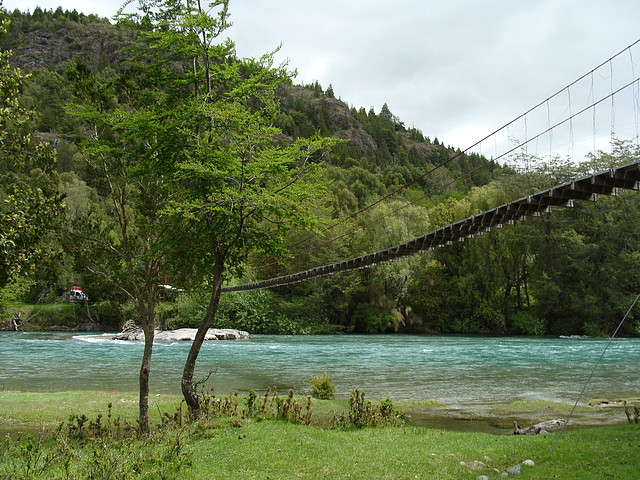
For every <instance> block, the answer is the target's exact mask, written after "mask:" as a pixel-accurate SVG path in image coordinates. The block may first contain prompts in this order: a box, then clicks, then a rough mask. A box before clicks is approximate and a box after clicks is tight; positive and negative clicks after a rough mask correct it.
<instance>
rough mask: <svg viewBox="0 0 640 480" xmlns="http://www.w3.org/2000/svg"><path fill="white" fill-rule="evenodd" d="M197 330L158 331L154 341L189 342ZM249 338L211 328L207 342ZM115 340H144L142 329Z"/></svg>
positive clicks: (115, 336)
mask: <svg viewBox="0 0 640 480" xmlns="http://www.w3.org/2000/svg"><path fill="white" fill-rule="evenodd" d="M196 332H197V330H196V329H195V328H179V329H177V330H156V333H155V336H154V340H155V341H158V342H183V341H184V342H189V341H192V340H193V339H194V337H195V336H196ZM243 338H249V333H247V332H244V331H242V330H234V329H231V328H210V329H209V330H208V331H207V335H206V336H205V340H240V339H243ZM113 339H114V340H144V332H143V331H142V329H135V330H133V329H132V330H125V331H122V332H120V333H116V334H115V335H113Z"/></svg>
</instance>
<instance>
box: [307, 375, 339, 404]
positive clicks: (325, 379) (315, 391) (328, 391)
mask: <svg viewBox="0 0 640 480" xmlns="http://www.w3.org/2000/svg"><path fill="white" fill-rule="evenodd" d="M309 383H310V384H311V396H312V397H314V398H318V399H320V400H331V399H332V398H334V396H335V391H336V386H335V385H334V384H333V383H332V382H331V375H329V373H328V372H322V376H321V377H317V376H315V375H314V376H312V377H311V379H310V380H309Z"/></svg>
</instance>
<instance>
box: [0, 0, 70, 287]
mask: <svg viewBox="0 0 640 480" xmlns="http://www.w3.org/2000/svg"><path fill="white" fill-rule="evenodd" d="M3 18H4V9H3V8H2V3H1V2H0V20H1V21H2V22H3V23H2V24H1V25H0V34H2V33H3V32H4V31H5V28H6V23H5V22H4V20H3ZM10 55H11V52H0V202H1V203H0V288H2V287H4V286H5V285H7V283H9V282H10V281H12V280H13V279H15V278H17V277H18V276H20V275H25V274H28V273H29V270H30V269H31V267H32V266H33V264H34V263H35V262H36V261H37V260H38V259H39V258H41V257H42V256H43V255H42V254H43V252H44V251H45V250H46V248H47V247H46V244H45V242H44V239H45V237H46V234H47V233H48V232H49V231H51V229H52V228H53V225H54V224H55V221H56V219H57V217H58V214H59V213H60V203H59V198H58V192H57V176H56V174H55V170H54V167H55V152H54V151H53V149H52V148H51V146H50V145H48V144H44V143H41V142H39V141H38V140H37V138H36V137H35V135H34V134H33V131H32V126H33V119H34V112H33V111H31V110H28V109H26V108H24V107H23V106H22V105H21V104H20V102H19V100H18V94H19V89H20V86H21V84H22V81H23V79H24V76H23V75H22V73H21V72H20V70H18V69H15V68H13V67H11V66H10V65H9V57H10Z"/></svg>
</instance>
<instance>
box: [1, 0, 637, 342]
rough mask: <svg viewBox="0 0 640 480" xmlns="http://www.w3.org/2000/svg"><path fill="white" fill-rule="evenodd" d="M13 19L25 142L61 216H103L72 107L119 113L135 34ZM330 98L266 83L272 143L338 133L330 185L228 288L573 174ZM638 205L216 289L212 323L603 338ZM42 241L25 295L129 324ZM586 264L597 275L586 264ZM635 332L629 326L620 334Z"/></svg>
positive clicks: (181, 316) (185, 313)
mask: <svg viewBox="0 0 640 480" xmlns="http://www.w3.org/2000/svg"><path fill="white" fill-rule="evenodd" d="M10 20H11V24H10V25H9V30H8V32H7V34H6V35H2V36H0V49H2V50H9V49H10V50H12V51H13V55H12V56H11V58H10V62H11V63H12V64H13V65H15V66H17V67H20V68H21V69H22V70H24V71H25V72H29V73H30V76H29V77H28V78H27V79H25V80H24V83H23V85H22V88H21V91H20V101H21V103H22V105H24V106H25V107H28V108H32V109H34V110H35V111H36V112H37V116H36V118H35V120H34V121H33V125H32V133H33V134H34V135H35V136H36V137H37V138H39V139H41V140H43V141H45V142H47V143H49V144H50V145H53V146H55V150H56V156H57V175H58V179H59V181H60V188H61V193H62V194H63V195H64V196H65V202H66V206H67V210H68V211H67V215H73V212H81V211H87V210H92V209H93V210H94V211H95V212H97V213H96V215H105V216H106V215H107V212H108V211H109V207H108V205H107V202H108V198H107V196H106V194H105V190H104V183H105V182H104V180H105V179H104V178H101V177H100V176H99V175H98V174H97V173H96V171H95V169H92V168H90V166H89V164H88V161H87V155H86V146H87V143H89V142H88V140H89V138H90V136H91V134H92V132H91V131H90V130H89V129H88V128H87V125H86V124H85V123H84V122H83V121H82V120H81V119H80V118H79V116H78V115H77V114H74V112H75V113H77V110H78V106H82V105H87V104H90V103H91V104H92V105H99V107H98V110H99V109H109V108H112V107H114V106H115V105H125V104H126V102H127V101H128V100H127V94H128V93H127V92H128V90H127V89H128V88H129V84H128V83H127V82H130V81H131V77H130V75H135V70H131V69H128V68H129V67H128V66H127V65H126V62H125V60H127V59H128V58H130V57H131V53H130V50H129V48H128V47H130V46H132V45H133V44H134V43H135V39H136V38H138V32H136V31H135V30H134V29H133V28H132V27H131V26H127V25H113V24H111V23H109V21H107V20H106V19H101V18H98V17H97V16H94V15H89V16H86V15H82V14H78V13H77V12H68V11H63V10H62V9H58V10H56V11H55V12H54V11H42V10H40V9H36V11H34V12H33V14H31V15H27V14H22V13H20V12H19V11H15V12H12V13H11V14H10ZM236 61H237V62H239V63H241V61H240V60H236ZM176 63H177V64H178V65H179V62H176ZM245 68H246V69H249V68H250V67H249V66H247V65H245ZM251 68H254V67H251ZM336 93H339V92H334V91H333V88H332V87H331V85H329V86H327V87H323V86H321V85H319V84H318V83H317V82H316V83H313V84H311V85H295V84H293V83H292V82H291V81H290V80H289V81H286V82H284V83H283V84H282V85H281V86H280V87H279V88H278V90H277V97H278V102H279V107H280V109H279V113H278V114H277V115H276V116H275V117H274V121H273V122H274V126H275V127H277V128H278V129H279V131H280V133H279V134H278V135H279V137H278V138H279V141H281V143H282V144H283V145H288V144H291V143H292V142H293V141H295V140H296V139H299V138H307V137H313V136H315V135H320V136H324V137H335V138H339V139H342V140H343V142H342V143H339V144H338V145H336V146H335V147H333V148H332V149H330V150H329V151H328V152H327V153H326V154H325V155H323V157H322V161H323V175H324V178H325V181H326V183H327V185H328V187H327V193H326V195H324V196H323V197H322V198H318V201H317V204H316V210H317V211H316V214H317V215H318V217H319V218H320V232H317V231H315V232H311V231H297V232H294V233H293V234H289V235H288V236H287V239H286V240H287V244H288V246H289V250H290V251H291V255H290V256H289V258H288V259H287V261H286V262H285V264H283V265H280V264H278V263H276V262H274V261H273V258H263V257H258V256H255V255H254V256H250V257H249V258H248V259H247V264H246V268H245V269H244V271H243V272H238V275H241V274H242V275H244V277H243V278H234V279H232V281H234V282H241V281H245V280H247V279H256V278H258V279H260V278H267V277H269V276H272V275H280V274H284V273H292V272H295V271H299V270H301V269H306V268H310V267H313V266H318V265H323V264H327V263H331V262H334V261H339V260H344V259H346V258H352V257H355V256H359V255H363V254H365V253H369V252H371V251H376V250H379V249H382V248H386V247H389V246H391V245H393V244H397V243H400V242H404V241H407V240H409V239H411V238H414V237H415V236H418V235H421V234H424V233H426V232H428V231H430V230H432V229H435V228H438V227H440V226H442V225H446V224H447V223H449V222H451V221H455V220H459V219H460V218H464V217H466V216H469V215H471V214H474V213H477V212H479V211H483V210H486V209H487V208H490V207H493V206H495V205H499V204H501V203H504V202H506V201H508V200H509V199H512V198H515V197H517V196H521V195H523V194H526V193H532V192H534V191H536V190H541V189H542V188H546V187H548V186H550V185H552V184H555V183H557V182H558V179H569V178H571V176H572V175H578V174H579V173H580V172H582V171H583V170H581V168H584V167H579V166H573V165H566V164H563V163H560V164H559V166H558V167H554V166H553V165H551V164H550V163H549V162H546V161H543V159H536V158H527V162H528V164H529V165H530V167H529V170H530V171H529V172H527V174H528V175H527V176H526V177H525V175H523V173H522V172H520V171H519V169H518V158H515V159H514V160H513V161H512V162H511V166H510V167H505V166H501V165H498V164H497V163H495V162H493V161H491V160H489V159H486V158H484V157H482V156H481V155H478V154H475V153H469V154H466V153H462V152H460V150H459V149H457V148H455V146H445V145H442V144H441V143H440V142H439V141H438V139H437V138H433V139H431V138H429V136H428V134H425V133H423V132H420V131H419V130H417V129H415V128H406V127H405V125H404V123H403V120H402V119H399V118H397V117H396V116H395V115H394V114H393V113H392V112H391V111H390V110H389V108H388V107H387V106H386V105H384V106H383V107H382V109H381V110H380V112H375V111H373V110H368V111H367V110H365V109H364V108H358V107H353V106H351V105H349V103H348V99H345V100H343V99H340V98H337V97H336ZM92 102H93V103H92ZM619 147H620V148H619V151H618V153H617V156H616V155H614V156H611V158H609V157H607V158H600V157H597V156H596V160H597V161H598V162H600V163H599V164H601V165H605V164H606V163H607V162H609V163H615V162H620V161H623V160H624V161H628V160H629V159H630V158H637V156H638V151H637V150H638V149H637V146H632V145H628V144H624V143H621V144H620V146H619ZM594 163H597V162H594ZM427 172H430V173H429V174H427ZM0 187H2V185H0ZM0 193H2V194H4V191H0ZM387 196H388V198H386V200H385V201H384V202H380V203H379V204H377V205H376V207H375V208H368V206H369V205H371V204H372V203H373V202H377V201H378V200H379V199H380V198H383V197H387ZM634 198H635V197H628V196H627V195H626V194H625V195H622V196H621V198H620V199H618V200H611V201H610V200H609V199H605V200H604V201H603V202H601V203H599V204H595V205H584V206H582V205H581V206H578V207H577V208H576V209H575V210H574V211H567V212H558V213H554V216H553V217H548V218H547V217H545V218H541V219H537V220H533V221H528V222H527V224H524V225H518V226H516V227H513V228H510V229H505V230H503V231H495V232H491V233H490V234H488V235H485V236H483V237H481V238H478V239H475V240H474V241H472V242H467V243H464V244H462V243H460V244H456V245H452V246H450V247H448V248H445V249H440V250H438V251H436V252H432V253H429V254H426V255H423V256H419V257H412V258H408V259H405V260H402V261H399V262H395V263H393V264H386V265H383V266H380V267H377V268H372V269H367V270H362V271H355V272H348V273H344V274H341V275H336V276H333V277H325V278H320V279H316V280H314V281H310V282H306V283H303V284H298V285H291V286H288V287H281V288H277V289H274V290H270V291H260V292H247V293H238V294H228V295H226V296H225V297H224V298H223V303H222V305H221V311H220V312H219V315H218V318H219V322H220V326H229V327H232V328H240V329H243V330H249V331H251V332H254V333H261V332H262V333H274V332H275V333H309V332H317V331H332V332H363V333H379V332H397V331H399V332H464V333H524V334H544V333H566V334H578V333H579V334H582V333H588V334H601V333H603V332H607V331H610V330H611V328H612V326H614V325H615V321H616V319H617V318H618V317H619V314H620V312H624V309H625V305H626V303H627V299H628V297H629V296H630V295H632V293H633V292H634V291H635V290H634V289H633V281H632V279H629V278H618V277H617V276H616V281H613V282H612V281H611V279H610V275H611V272H615V271H616V269H620V271H631V272H633V271H640V269H637V268H635V266H640V264H639V262H640V258H638V257H637V255H634V253H633V252H634V251H636V250H635V247H634V246H638V245H640V225H636V224H637V218H640V215H638V216H635V212H637V211H638V209H639V206H638V204H637V202H636V201H635V200H634ZM613 202H618V203H613ZM105 218H106V217H105ZM105 218H103V219H102V220H101V221H102V222H106V220H105ZM603 218H607V219H610V218H615V219H616V221H615V222H611V221H608V220H607V221H606V222H603V221H602V219H603ZM588 220H589V221H588ZM96 222H97V224H99V223H100V222H99V221H97V220H96ZM603 229H607V230H606V231H603ZM622 230H624V232H623V233H621V231H622ZM48 241H49V243H50V246H51V251H53V252H55V254H53V253H52V254H51V255H49V257H48V262H45V263H46V265H45V264H43V265H41V266H40V267H39V268H40V273H39V275H37V278H36V280H35V284H34V285H33V286H32V288H31V291H30V293H29V295H28V296H30V298H29V299H28V300H30V301H35V299H36V298H38V297H39V296H41V295H43V293H46V292H55V291H56V290H58V291H60V290H61V289H62V290H63V289H64V288H66V287H67V286H68V285H70V284H81V285H82V286H83V287H84V288H85V290H86V291H89V292H90V297H91V298H92V299H94V300H95V301H97V302H99V303H101V309H102V310H101V311H103V312H104V315H105V316H110V317H114V316H115V317H117V318H121V319H123V320H124V319H126V318H127V315H131V308H130V307H128V306H126V300H125V298H124V297H123V296H122V295H121V294H119V293H118V292H115V291H114V289H113V287H112V285H109V284H108V283H106V282H104V280H103V279H100V278H99V277H97V276H96V275H93V274H91V273H90V272H88V271H87V270H86V269H84V268H83V266H82V265H81V264H80V263H81V262H79V260H78V259H77V258H74V257H73V255H72V254H70V253H69V251H68V250H69V249H66V250H65V249H63V248H62V247H61V245H62V240H61V239H59V238H56V237H55V235H53V236H52V237H51V239H48ZM588 265H597V267H594V269H592V270H590V271H587V270H589V268H588ZM45 272H46V274H45ZM580 272H581V273H580ZM577 278H580V280H577ZM203 285H204V284H203ZM204 287H206V285H204ZM204 298H205V297H204V296H202V294H201V292H200V289H199V288H198V287H195V286H194V287H193V288H192V289H191V290H190V292H189V293H188V294H184V295H181V296H180V297H179V298H177V301H175V302H167V303H166V304H164V305H163V306H162V309H161V310H162V311H161V312H160V313H159V315H160V317H161V322H162V324H163V326H172V327H174V326H188V325H193V324H195V323H197V322H198V320H199V318H200V315H202V312H203V310H202V306H201V305H202V303H203V301H204V300H203V299H204ZM633 331H634V328H633V327H632V326H629V327H628V329H627V332H628V333H631V332H633Z"/></svg>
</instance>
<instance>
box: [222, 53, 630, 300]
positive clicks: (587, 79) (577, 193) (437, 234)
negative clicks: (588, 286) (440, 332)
mask: <svg viewBox="0 0 640 480" xmlns="http://www.w3.org/2000/svg"><path fill="white" fill-rule="evenodd" d="M634 48H635V49H638V48H640V40H637V41H635V42H634V43H632V44H631V45H629V46H628V47H626V48H625V49H623V50H621V51H620V52H618V53H617V54H615V55H614V56H612V57H611V58H609V59H608V60H606V61H604V62H602V63H600V64H599V65H598V66H597V67H595V68H594V69H592V70H591V71H589V72H588V73H586V74H584V75H582V76H581V77H579V78H578V79H576V80H574V81H573V82H571V83H570V84H569V85H567V86H566V87H564V88H562V89H560V90H559V91H558V92H556V93H554V94H553V95H551V96H549V97H548V98H547V99H545V100H543V101H542V102H540V103H538V104H537V105H535V106H534V107H532V108H530V109H528V110H527V111H525V112H524V113H522V114H521V115H519V116H517V117H516V118H515V119H513V120H511V121H510V122H508V123H507V124H505V125H503V126H502V127H500V128H498V129H497V130H495V131H494V132H492V133H490V134H489V135H487V136H485V137H484V138H482V139H481V140H479V141H478V142H476V143H475V144H473V145H471V146H470V147H468V148H467V149H465V150H464V151H461V152H460V151H459V152H458V153H457V154H456V155H453V156H452V157H451V158H449V159H448V160H446V161H445V162H443V163H441V164H440V165H437V166H436V167H434V168H431V169H429V170H428V171H426V172H424V173H423V174H422V175H420V176H419V177H417V178H415V179H413V180H412V181H411V182H408V183H407V184H405V185H404V186H402V187H400V188H398V189H396V190H395V191H393V192H391V193H389V194H387V195H386V196H384V197H382V198H380V199H378V200H376V201H375V202H374V203H372V204H370V205H368V206H366V207H364V208H363V209H361V210H360V211H358V212H356V213H355V214H353V215H351V216H349V217H347V219H350V218H353V217H355V216H357V215H359V214H361V213H363V212H364V211H366V210H368V209H370V208H371V207H373V206H375V205H377V204H379V203H381V202H382V201H384V200H386V199H387V198H390V197H393V196H395V195H396V194H397V193H399V192H400V191H401V190H403V189H405V188H408V187H409V186H411V185H413V184H414V183H416V182H417V181H418V180H419V179H421V178H424V177H426V176H427V175H430V174H432V173H433V172H434V171H435V170H437V169H439V168H442V167H444V166H446V165H448V164H449V163H451V162H452V161H454V160H455V159H456V158H457V157H459V156H460V155H462V154H463V153H466V152H468V151H470V150H471V149H479V150H480V151H482V150H483V148H485V149H486V146H485V147H483V145H486V144H489V145H492V146H493V148H494V149H495V150H496V155H495V156H493V157H492V158H493V160H499V159H501V158H504V157H506V156H507V155H509V154H512V153H514V152H523V153H525V154H528V152H529V150H528V149H529V148H535V149H536V150H537V148H538V146H539V145H540V143H541V142H544V140H545V138H548V142H549V146H548V150H547V153H548V155H549V159H550V161H552V159H553V150H554V142H556V143H558V140H557V138H558V137H559V135H558V132H562V131H563V130H565V131H566V137H567V138H568V141H566V142H564V141H563V142H560V143H562V144H563V145H568V150H567V151H566V153H567V154H568V156H570V157H573V156H574V149H575V145H576V141H575V140H576V132H580V131H582V132H583V136H587V135H586V134H585V132H586V131H589V132H590V136H591V138H592V142H593V145H592V146H593V152H595V151H596V144H597V141H598V142H599V141H601V140H602V138H601V137H602V136H601V135H599V133H598V129H599V127H598V124H599V123H602V120H601V117H602V116H603V112H602V111H603V107H606V106H607V105H608V106H609V109H608V118H607V119H606V120H605V123H607V128H606V129H605V130H607V136H608V137H609V139H610V140H611V142H612V143H613V140H614V139H615V137H616V127H617V125H616V122H617V123H618V125H620V128H621V129H625V128H626V129H627V130H628V129H631V130H634V134H633V135H631V136H632V137H633V141H634V142H636V143H637V142H638V140H639V139H640V78H639V77H638V76H637V74H636V72H635V62H634V59H633V58H634V57H633V54H634ZM625 54H628V61H625V60H624V57H625ZM621 62H625V63H624V65H622V64H621ZM615 71H622V72H623V73H624V74H623V75H620V74H618V75H614V72H615ZM598 78H600V79H605V80H606V81H605V82H604V84H602V82H601V83H600V84H598V83H597V79H598ZM614 79H615V80H616V81H614ZM629 91H631V99H630V101H629V99H626V100H624V101H623V102H619V103H617V104H616V102H615V99H616V98H619V97H620V96H621V94H622V93H623V92H629ZM596 92H599V93H598V94H597V95H596ZM579 94H582V96H583V97H586V100H587V101H586V103H585V104H580V105H579V108H576V107H575V104H576V101H575V100H572V98H573V99H575V98H576V97H578V96H579ZM554 103H558V104H559V107H560V110H562V113H561V114H560V115H559V116H556V115H555V114H553V113H552V111H553V110H554V107H553V104H554ZM625 110H626V114H625V116H626V118H628V119H630V120H628V121H627V122H626V124H625V123H623V122H620V118H621V117H622V115H621V114H622V112H623V111H625ZM605 116H606V115H605ZM616 116H617V118H616ZM585 119H586V120H585ZM588 124H590V125H588ZM534 126H535V129H533V130H532V127H534ZM518 129H520V131H521V132H522V133H523V134H524V136H525V139H524V141H521V142H520V141H519V142H517V144H516V145H515V146H511V145H508V146H505V147H503V148H502V150H501V152H502V153H501V154H499V155H498V154H497V144H498V141H499V139H500V138H501V137H505V136H506V137H507V138H509V139H510V137H511V135H512V133H513V132H514V131H516V130H518ZM600 130H602V128H600ZM532 131H533V132H538V133H535V134H530V132H532ZM554 133H555V134H556V139H555V140H554ZM556 155H557V152H556ZM472 173H473V172H466V173H464V174H462V175H461V176H459V177H458V178H457V179H456V180H454V181H459V180H461V179H463V178H465V177H467V176H468V175H470V174H472ZM451 183H453V182H451ZM451 183H450V184H451ZM450 184H447V185H444V186H442V187H441V188H440V189H439V190H442V189H444V188H446V187H448V186H449V185H450ZM620 190H636V191H637V190H640V160H638V161H635V162H633V163H629V164H627V165H623V166H616V167H612V168H610V169H608V170H606V171H602V172H598V173H594V174H592V175H587V176H585V177H582V178H578V179H575V180H572V181H570V182H566V183H563V184H560V185H557V186H555V187H552V188H549V189H547V190H543V191H541V192H538V193H535V194H533V195H527V196H525V197H522V198H520V199H518V200H514V201H511V202H509V203H506V204H504V205H500V206H497V207H495V208H492V209H489V210H486V211H484V212H482V213H479V214H477V215H473V216H470V217H468V218H465V219H463V220H460V221H457V222H454V223H451V224H449V225H446V226H444V227H441V228H438V229H436V230H433V231H431V232H428V233H426V234H424V235H421V236H419V237H416V238H414V239H412V240H410V241H407V242H405V243H401V244H398V245H394V246H392V247H389V248H386V249H384V250H380V251H377V252H373V253H370V254H367V255H363V256H360V257H356V258H351V259H349V260H344V261H340V262H336V263H332V264H328V265H322V266H318V267H315V268H311V269H308V270H304V271H301V272H298V273H294V274H289V275H283V276H278V277H273V278H269V279H266V280H262V281H258V282H254V283H248V284H245V285H238V286H229V287H224V288H223V289H222V291H223V292H236V291H243V290H257V289H263V288H273V287H278V286H282V285H288V284H292V283H297V282H302V281H306V280H309V279H312V278H315V277H320V276H324V275H331V274H335V273H339V272H345V271H349V270H355V269H361V268H367V267H371V266H375V265H377V264H380V263H384V262H389V261H393V260H397V259H399V258H403V257H407V256H409V255H415V254H419V253H424V252H427V251H429V250H433V249H435V248H438V247H442V246H445V245H450V244H451V243H453V242H455V241H464V240H465V239H467V238H471V237H473V236H475V235H480V234H483V233H485V232H487V231H489V230H491V229H492V228H500V227H502V226H503V225H508V224H513V223H515V222H516V221H522V220H525V219H526V217H527V216H539V215H541V214H542V213H545V212H550V211H551V209H552V208H553V207H556V206H559V207H572V206H573V202H574V201H575V200H587V201H589V200H590V201H594V200H596V199H597V197H598V195H617V194H618V192H619V191H620ZM422 198H424V197H422ZM419 200H420V199H419ZM414 203H416V200H414V201H413V202H411V203H408V204H406V205H405V206H407V205H410V204H414ZM402 208H404V207H402ZM396 212H397V211H396ZM343 221H344V220H343ZM338 223H340V222H338ZM336 225H337V224H334V225H332V226H331V227H329V228H328V229H330V228H333V227H334V226H336ZM328 229H327V230H328ZM339 238H340V237H339ZM334 240H335V239H334ZM331 241H332V240H330V241H329V242H328V243H330V242H331Z"/></svg>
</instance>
